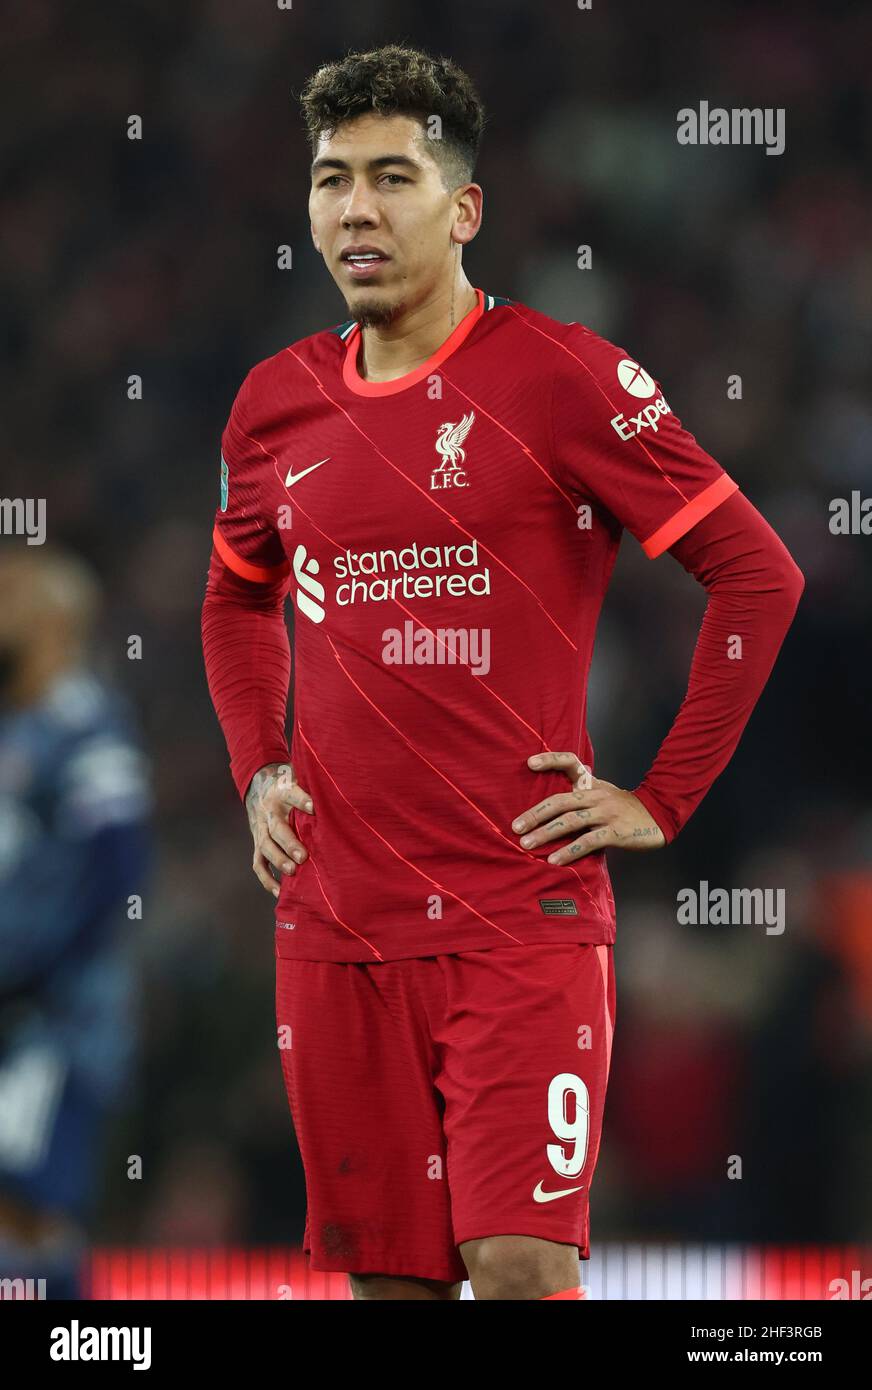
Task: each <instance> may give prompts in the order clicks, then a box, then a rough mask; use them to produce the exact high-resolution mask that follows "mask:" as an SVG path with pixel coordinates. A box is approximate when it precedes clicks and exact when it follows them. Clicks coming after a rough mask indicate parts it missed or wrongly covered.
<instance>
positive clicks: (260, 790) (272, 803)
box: [245, 763, 314, 898]
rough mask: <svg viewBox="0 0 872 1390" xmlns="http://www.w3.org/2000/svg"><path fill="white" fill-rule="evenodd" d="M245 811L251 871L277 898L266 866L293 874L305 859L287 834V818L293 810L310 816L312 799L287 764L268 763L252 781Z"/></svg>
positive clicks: (272, 879) (275, 886)
mask: <svg viewBox="0 0 872 1390" xmlns="http://www.w3.org/2000/svg"><path fill="white" fill-rule="evenodd" d="M245 809H246V811H247V812H248V824H249V825H250V826H251V834H252V838H253V840H254V860H253V862H252V868H253V869H254V872H255V873H256V874H257V877H258V878H259V879H260V881H261V883H262V884H263V886H264V888H265V889H266V891H267V892H268V893H271V894H272V896H273V897H274V898H277V897H278V895H279V887H278V884H277V883H276V881H275V878H274V876H273V874H272V873H271V872H270V867H269V866H270V865H271V864H272V865H273V866H274V867H275V868H276V869H278V870H279V872H280V873H284V874H293V873H296V868H297V864H302V863H303V861H304V860H305V859H306V858H307V857H308V856H307V854H306V851H305V849H304V848H303V846H302V845H301V844H300V841H299V840H298V839H297V838H296V836H295V835H294V833H293V831H292V830H291V826H290V815H291V811H293V810H297V811H306V812H307V813H308V814H309V815H311V814H312V812H313V811H314V807H313V805H312V798H311V797H310V795H309V793H308V792H307V791H304V790H303V788H302V787H301V786H300V784H299V783H298V782H297V780H296V778H295V777H294V769H293V768H292V767H291V765H290V763H268V764H267V765H266V767H262V768H261V769H260V771H259V772H256V773H255V774H254V776H253V777H252V779H251V783H250V785H249V788H248V791H247V792H246V794H245ZM295 860H296V863H295V862H294V861H295Z"/></svg>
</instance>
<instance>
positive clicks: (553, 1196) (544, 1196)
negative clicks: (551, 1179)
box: [533, 1182, 584, 1202]
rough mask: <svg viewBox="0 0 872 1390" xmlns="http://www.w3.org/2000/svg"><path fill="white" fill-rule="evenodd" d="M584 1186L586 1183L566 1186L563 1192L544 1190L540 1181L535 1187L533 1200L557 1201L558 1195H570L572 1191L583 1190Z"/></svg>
mask: <svg viewBox="0 0 872 1390" xmlns="http://www.w3.org/2000/svg"><path fill="white" fill-rule="evenodd" d="M583 1187H584V1183H582V1184H581V1187H564V1188H563V1190H562V1191H561V1192H543V1190H542V1184H541V1182H540V1183H537V1184H536V1186H535V1187H534V1188H533V1201H534V1202H556V1201H557V1198H558V1197H568V1196H569V1194H570V1193H571V1192H581V1190H582V1188H583Z"/></svg>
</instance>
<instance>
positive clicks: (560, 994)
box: [276, 943, 615, 1282]
mask: <svg viewBox="0 0 872 1390" xmlns="http://www.w3.org/2000/svg"><path fill="white" fill-rule="evenodd" d="M276 1011H277V1019H278V1024H279V1046H280V1048H281V1052H280V1056H281V1059H282V1069H283V1072H284V1077H285V1086H286V1088H287V1093H288V1100H289V1103H290V1107H291V1114H292V1116H293V1120H294V1126H295V1128H296V1133H297V1141H298V1143H299V1146H300V1152H301V1154H302V1158H303V1168H304V1171H305V1176H306V1192H307V1198H308V1214H307V1218H306V1235H305V1240H304V1247H305V1249H307V1250H309V1251H310V1252H311V1263H312V1268H313V1269H319V1270H341V1271H345V1272H346V1273H349V1274H366V1273H370V1274H393V1275H411V1276H417V1277H418V1278H422V1279H440V1280H448V1281H451V1282H454V1281H457V1280H460V1279H465V1278H466V1277H467V1276H466V1267H465V1265H464V1263H463V1260H462V1258H461V1256H460V1253H459V1251H458V1246H460V1245H462V1244H463V1242H464V1241H467V1240H475V1239H478V1238H479V1237H482V1236H493V1235H527V1236H538V1237H540V1238H541V1239H543V1240H553V1241H559V1242H561V1243H563V1244H567V1245H577V1246H578V1249H579V1253H580V1255H581V1258H582V1259H589V1257H590V1249H589V1238H590V1236H589V1231H590V1214H589V1193H590V1185H591V1180H592V1177H593V1171H594V1167H595V1165H596V1160H597V1154H598V1152H599V1146H600V1134H601V1131H602V1118H603V1107H604V1102H605V1093H606V1083H607V1080H608V1072H609V1061H610V1057H611V1048H612V1033H613V1030H614V1021H615V977H614V964H613V947H611V946H594V945H582V944H579V943H571V944H566V945H547V946H508V947H499V948H496V949H494V950H489V951H465V952H463V953H461V954H458V955H445V956H426V957H422V958H417V959H410V960H397V961H385V962H382V963H381V964H372V965H370V964H368V963H357V962H349V963H343V962H336V961H310V960H286V959H283V958H277V959H276Z"/></svg>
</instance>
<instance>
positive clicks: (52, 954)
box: [0, 542, 150, 1298]
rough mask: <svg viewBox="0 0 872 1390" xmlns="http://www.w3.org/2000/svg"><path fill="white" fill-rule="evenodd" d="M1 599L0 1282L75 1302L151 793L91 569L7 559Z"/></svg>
mask: <svg viewBox="0 0 872 1390" xmlns="http://www.w3.org/2000/svg"><path fill="white" fill-rule="evenodd" d="M0 595H2V603H0V1278H2V1279H4V1280H23V1279H27V1278H31V1279H34V1280H39V1279H44V1280H45V1281H46V1283H45V1286H44V1291H45V1296H46V1297H48V1298H75V1297H79V1296H80V1286H79V1276H78V1266H79V1262H80V1258H81V1254H82V1251H83V1242H84V1237H85V1228H86V1223H87V1220H88V1217H89V1215H90V1213H91V1212H92V1211H93V1207H94V1202H95V1198H96V1196H97V1193H98V1191H99V1185H100V1180H101V1158H102V1149H103V1141H104V1136H105V1130H106V1122H107V1120H108V1119H109V1118H110V1116H111V1113H112V1110H113V1107H114V1106H115V1105H116V1104H117V1103H118V1102H119V1100H120V1099H121V1097H122V1094H123V1090H124V1087H125V1083H126V1082H127V1080H128V1078H129V1073H130V1068H131V1064H132V1061H133V1056H134V1050H135V1042H136V1038H135V1031H136V1020H135V1015H134V1013H133V1006H134V1003H135V997H134V990H133V961H132V957H131V946H132V944H133V942H134V939H135V935H136V933H137V931H138V929H139V926H140V921H139V916H140V914H139V913H138V912H136V911H135V909H134V910H133V912H132V915H131V916H129V915H128V911H129V902H128V900H129V898H130V897H131V896H132V895H137V896H141V895H142V893H143V890H144V887H145V883H146V873H147V867H148V862H149V854H150V852H149V828H148V816H149V797H150V794H149V789H148V781H147V773H146V766H145V760H144V758H143V755H142V752H141V751H140V749H139V747H138V745H137V740H136V736H135V733H134V730H133V726H132V720H131V716H130V713H129V711H128V709H127V708H126V705H125V702H124V700H123V699H122V698H121V697H120V696H119V695H118V693H117V692H115V691H114V690H113V689H112V688H111V687H110V686H109V685H108V684H107V683H106V682H105V681H104V680H103V679H102V678H101V677H99V676H98V675H96V674H94V672H93V669H92V664H91V657H90V652H89V643H90V639H91V636H92V633H93V628H94V624H95V620H96V618H97V616H98V613H99V608H100V600H101V595H100V590H99V585H98V583H97V581H96V579H95V578H94V576H93V575H92V573H91V571H90V570H89V569H88V567H87V566H86V565H85V564H84V563H83V562H82V561H80V560H79V559H78V558H76V557H74V556H72V555H69V554H64V553H59V552H54V553H50V552H49V551H47V550H45V551H43V550H36V549H23V548H20V549H12V547H11V544H10V543H9V542H7V547H6V548H5V553H3V552H0ZM14 1287H15V1286H12V1285H8V1284H7V1285H5V1286H4V1292H5V1296H7V1297H10V1296H16V1294H15V1293H12V1292H10V1289H12V1288H14ZM38 1288H39V1286H38V1285H34V1296H39V1295H38V1294H37V1292H36V1290H37V1289H38ZM0 1296H2V1294H0ZM17 1296H19V1297H20V1296H22V1295H21V1293H20V1292H19V1293H18V1294H17Z"/></svg>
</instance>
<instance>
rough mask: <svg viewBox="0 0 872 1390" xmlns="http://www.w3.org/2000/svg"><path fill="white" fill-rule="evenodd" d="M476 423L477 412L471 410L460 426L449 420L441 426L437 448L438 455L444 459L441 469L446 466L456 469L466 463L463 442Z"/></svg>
mask: <svg viewBox="0 0 872 1390" xmlns="http://www.w3.org/2000/svg"><path fill="white" fill-rule="evenodd" d="M474 421H475V411H473V410H471V411H470V412H469V414H468V415H464V417H463V419H462V420H461V421H460V423H459V424H456V425H455V424H452V423H451V421H450V420H448V421H446V423H445V424H444V425H440V426H439V434H438V436H437V438H436V446H435V447H436V452H437V454H438V455H439V457H440V458H441V459H442V463H441V464H440V467H441V468H444V467H445V466H446V464H450V465H451V467H452V468H455V467H456V466H457V464H458V463H463V462H464V461H465V459H466V451H465V450H464V448H463V441H464V439H465V438H466V436H467V435H468V434H469V431H470V430H471V429H472V426H473V422H474Z"/></svg>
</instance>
